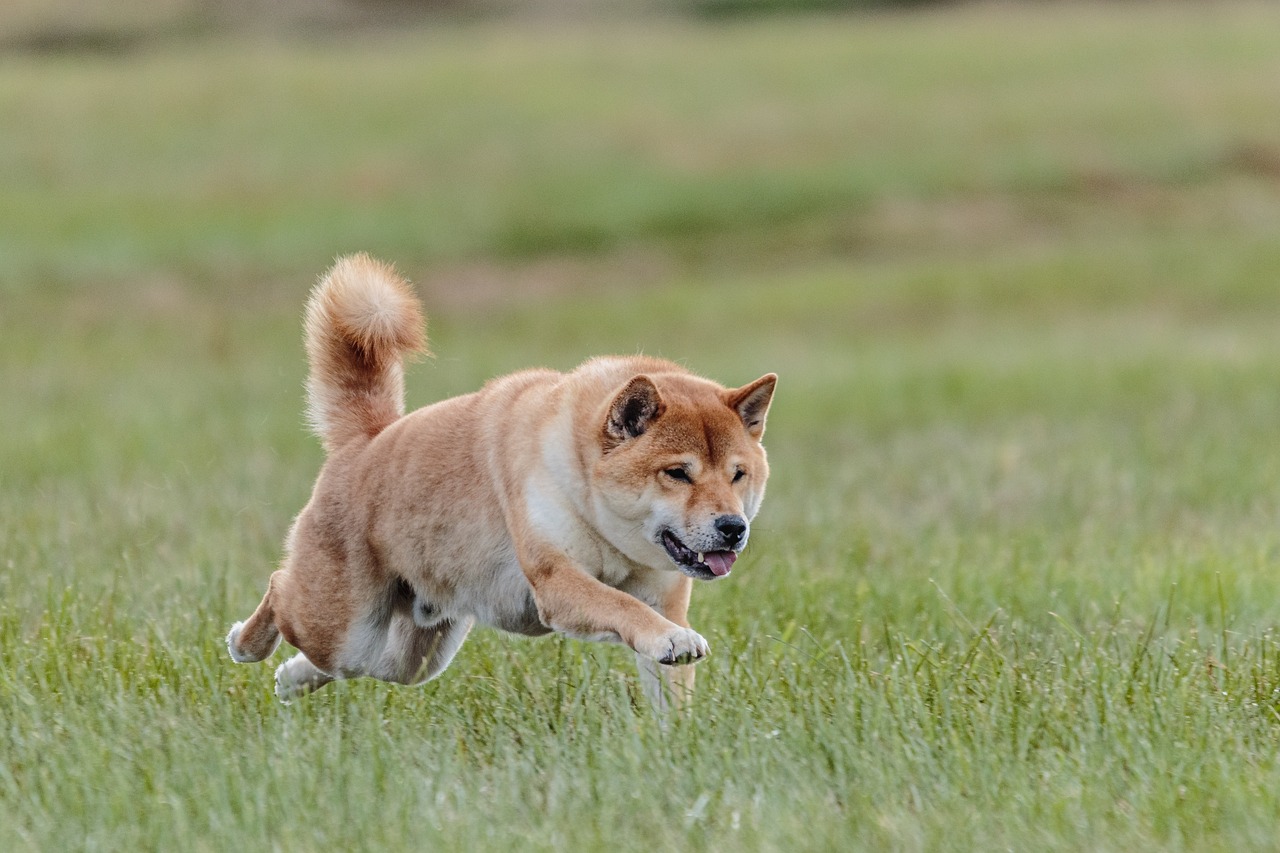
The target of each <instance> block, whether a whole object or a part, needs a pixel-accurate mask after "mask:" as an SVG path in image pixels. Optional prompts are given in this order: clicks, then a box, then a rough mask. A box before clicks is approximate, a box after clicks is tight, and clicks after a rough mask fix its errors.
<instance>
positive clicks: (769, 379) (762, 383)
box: [725, 373, 778, 441]
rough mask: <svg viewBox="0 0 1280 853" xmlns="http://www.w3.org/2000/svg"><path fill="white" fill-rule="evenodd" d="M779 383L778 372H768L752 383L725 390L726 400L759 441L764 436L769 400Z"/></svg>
mask: <svg viewBox="0 0 1280 853" xmlns="http://www.w3.org/2000/svg"><path fill="white" fill-rule="evenodd" d="M777 384H778V375H777V374H776V373H766V374H765V375H764V376H761V377H760V378H759V379H757V380H756V381H755V382H752V383H751V384H750V385H744V386H742V387H741V388H735V389H732V390H730V391H726V392H725V402H726V403H728V404H729V408H731V409H733V410H734V411H735V412H737V413H738V417H740V418H742V423H743V425H744V426H745V427H746V428H747V434H748V435H750V436H751V437H752V438H754V439H756V440H757V441H759V440H760V439H761V438H762V437H764V418H765V415H767V414H769V402H770V401H771V400H773V389H774V387H775V386H776V385H777Z"/></svg>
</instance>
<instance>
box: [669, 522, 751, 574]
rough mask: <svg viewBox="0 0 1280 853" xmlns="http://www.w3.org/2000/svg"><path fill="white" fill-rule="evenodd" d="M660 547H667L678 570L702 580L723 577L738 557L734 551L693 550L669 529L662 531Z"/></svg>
mask: <svg viewBox="0 0 1280 853" xmlns="http://www.w3.org/2000/svg"><path fill="white" fill-rule="evenodd" d="M662 547H664V548H666V549H667V556H669V557H671V560H672V562H674V563H675V564H676V565H677V566H679V567H680V571H682V572H684V573H685V574H686V575H689V576H690V577H694V578H699V579H702V580H710V579H711V578H722V577H724V576H725V575H727V574H729V570H730V569H731V568H733V561H734V560H736V559H738V555H737V553H736V552H734V551H706V552H700V551H694V550H693V549H691V548H690V547H689V546H687V545H685V544H684V543H683V542H681V541H680V540H679V539H677V538H676V535H675V534H674V533H672V532H671V531H670V530H664V531H662Z"/></svg>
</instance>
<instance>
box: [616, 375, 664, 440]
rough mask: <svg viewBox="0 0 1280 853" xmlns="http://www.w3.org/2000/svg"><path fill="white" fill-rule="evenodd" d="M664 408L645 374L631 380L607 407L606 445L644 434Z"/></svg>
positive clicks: (656, 389) (651, 381)
mask: <svg viewBox="0 0 1280 853" xmlns="http://www.w3.org/2000/svg"><path fill="white" fill-rule="evenodd" d="M666 408H667V404H666V403H664V402H662V395H661V394H659V393H658V386H657V385H654V384H653V380H652V379H650V378H649V377H648V376H645V375H644V374H641V375H639V376H635V377H632V379H631V381H630V382H628V383H627V384H626V385H625V386H623V388H622V390H621V391H619V392H618V393H617V395H615V396H614V398H613V402H612V403H610V404H609V414H608V415H607V416H606V417H605V419H604V439H605V443H606V445H608V446H613V445H616V444H621V443H622V442H624V441H626V440H628V439H631V438H637V437H639V436H642V435H644V433H645V430H647V429H648V428H649V425H650V424H651V423H653V422H654V421H656V420H657V419H658V418H659V417H661V415H662V413H663V412H664V411H665V410H666Z"/></svg>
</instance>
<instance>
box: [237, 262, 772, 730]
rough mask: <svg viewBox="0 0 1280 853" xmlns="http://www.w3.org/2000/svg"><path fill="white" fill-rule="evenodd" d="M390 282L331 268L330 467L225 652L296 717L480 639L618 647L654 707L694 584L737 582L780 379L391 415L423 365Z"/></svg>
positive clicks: (494, 398) (436, 665)
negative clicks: (268, 665)
mask: <svg viewBox="0 0 1280 853" xmlns="http://www.w3.org/2000/svg"><path fill="white" fill-rule="evenodd" d="M424 326H425V320H424V317H423V314H422V311H421V308H420V305H419V303H418V301H417V299H416V297H415V296H414V295H413V293H412V291H411V290H410V289H409V286H408V284H407V283H406V282H405V281H403V280H402V279H401V278H400V277H399V276H398V275H397V274H396V273H395V271H394V270H393V269H392V268H391V267H389V266H386V265H384V264H382V263H380V262H378V261H375V260H373V259H371V258H369V257H368V256H366V255H354V256H349V257H345V258H341V259H339V260H338V261H337V263H336V264H335V265H334V267H333V268H332V269H331V270H330V271H329V272H328V273H327V274H326V275H325V276H324V277H323V278H322V279H321V281H320V283H319V284H318V285H317V286H316V288H315V290H314V291H313V292H312V294H311V298H310V301H309V302H308V305H307V311H306V321H305V331H306V334H305V337H306V349H307V356H308V361H309V366H310V373H309V376H308V380H307V402H308V414H309V417H310V420H311V423H312V425H313V426H314V428H315V430H316V432H317V433H318V434H319V436H320V439H321V441H322V443H323V445H324V448H325V451H326V454H327V459H326V461H325V463H324V466H323V468H322V469H321V471H320V475H319V478H318V479H317V481H316V484H315V489H314V491H313V492H312V495H311V499H310V501H309V502H308V503H307V505H306V507H305V508H303V510H302V512H301V513H300V514H299V515H298V516H297V518H296V519H295V521H294V523H293V526H292V528H291V529H290V531H289V534H288V537H287V539H286V541H285V555H284V558H283V560H282V563H281V567H280V569H279V570H278V571H276V572H275V573H273V574H272V575H271V578H270V582H269V583H268V586H267V592H266V595H265V596H263V599H262V603H261V604H260V605H258V608H257V610H255V611H254V613H253V615H252V616H250V617H249V618H248V619H247V620H245V621H244V622H237V623H236V624H235V625H233V626H232V628H231V631H230V633H229V634H228V635H227V638H226V641H227V648H228V650H229V651H230V653H231V657H232V658H233V659H234V660H236V661H239V662H250V661H260V660H263V659H265V658H266V657H268V656H269V655H271V654H272V653H273V652H274V651H275V650H276V648H277V647H278V646H279V644H280V639H281V637H282V636H283V638H284V639H286V640H288V641H289V643H290V644H292V645H293V646H295V647H296V648H298V649H299V650H300V653H299V654H297V655H295V656H294V657H292V658H290V659H289V660H288V661H287V662H285V663H284V664H281V665H280V667H279V668H278V669H277V670H276V694H277V695H278V696H279V697H280V699H281V700H283V701H288V700H290V699H291V698H293V697H294V696H297V695H299V694H301V693H305V692H308V691H310V690H314V689H316V688H318V687H321V686H323V685H325V684H327V683H328V682H330V681H332V680H334V679H337V678H354V677H358V676H371V677H373V678H379V679H383V680H386V681H393V682H400V683H405V684H412V683H418V682H422V681H426V680H427V679H430V678H433V677H434V676H436V675H438V674H439V673H440V672H441V671H443V670H444V668H445V667H447V666H448V665H449V662H450V661H451V660H452V658H453V656H454V654H455V653H456V652H457V651H458V648H459V647H460V646H461V645H462V642H463V641H464V640H465V639H466V637H467V634H468V632H469V631H470V630H471V628H472V626H473V624H475V623H476V622H479V623H480V624H482V625H489V626H492V627H495V628H500V629H502V630H504V631H510V632H514V633H517V634H526V635H535V636H536V635H540V634H546V633H549V632H552V631H556V632H559V633H561V634H564V635H567V636H570V637H576V638H580V639H584V640H597V641H602V640H603V641H615V642H622V643H626V644H627V645H628V646H630V647H631V648H632V649H633V650H634V651H635V653H636V657H637V660H638V662H639V665H640V672H641V679H642V682H643V686H644V689H645V692H646V693H647V694H648V695H649V697H650V698H651V699H652V700H653V701H654V702H655V704H657V705H658V706H659V707H660V708H665V707H667V706H668V704H669V703H671V702H673V701H674V702H679V701H680V700H681V699H682V698H683V697H684V696H685V695H686V694H687V693H688V691H689V690H690V689H691V688H692V685H693V667H692V666H691V664H692V663H693V662H695V661H697V660H699V659H701V658H702V657H703V656H705V655H706V654H707V652H708V647H707V641H706V640H704V639H703V638H702V636H701V635H700V634H698V633H697V632H696V631H694V630H693V629H692V628H691V627H690V626H689V623H688V620H687V619H686V614H687V611H688V606H689V595H690V591H691V588H692V586H693V581H694V580H707V581H710V580H715V579H717V578H722V577H725V576H727V575H728V574H729V573H730V570H731V569H732V567H733V564H734V560H735V559H736V558H737V557H738V554H739V553H741V551H742V549H743V548H744V547H746V544H747V540H748V537H749V535H750V524H751V521H752V520H753V519H754V518H755V516H756V513H757V511H758V510H759V509H760V502H761V500H762V498H763V497H764V491H765V481H766V480H767V479H768V476H769V466H768V463H767V461H766V458H765V451H764V447H763V446H762V444H761V438H762V436H763V435H764V430H765V415H766V414H767V412H768V409H769V403H770V401H771V399H772V397H773V391H774V386H775V384H776V381H777V377H776V376H775V375H774V374H768V375H766V376H763V377H761V378H760V379H757V380H756V381H754V382H752V383H750V384H748V385H745V386H743V387H741V388H732V389H728V388H724V387H722V386H720V385H718V384H716V383H714V382H711V381H709V380H707V379H703V378H700V377H698V376H695V375H693V374H692V373H690V372H689V371H687V370H685V369H684V368H682V367H680V366H678V365H676V364H673V363H671V362H668V361H663V360H660V359H655V358H648V357H644V356H627V357H606V358H596V359H592V360H590V361H587V362H586V363H584V364H583V365H581V366H580V367H578V368H577V369H576V370H573V371H572V372H569V373H560V372H556V371H552V370H528V371H523V372H519V373H514V374H511V375H509V376H505V377H501V378H498V379H494V380H492V381H490V382H489V383H488V384H487V385H485V386H484V387H483V388H482V389H481V390H479V391H476V392H475V393H472V394H467V395H464V396H461V397H455V398H452V399H448V400H443V401H441V402H438V403H435V404H433V405H429V406H426V407H424V408H422V409H419V410H417V411H415V412H412V413H410V414H408V415H406V414H404V401H403V393H404V369H403V365H404V361H405V359H406V358H407V357H409V356H412V355H415V354H418V353H421V352H423V351H425V348H426V337H425V331H424Z"/></svg>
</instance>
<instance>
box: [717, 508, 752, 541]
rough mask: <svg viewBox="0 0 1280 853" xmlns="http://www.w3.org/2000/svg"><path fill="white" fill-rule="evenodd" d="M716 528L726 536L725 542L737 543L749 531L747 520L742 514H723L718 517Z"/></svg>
mask: <svg viewBox="0 0 1280 853" xmlns="http://www.w3.org/2000/svg"><path fill="white" fill-rule="evenodd" d="M716 530H718V531H720V535H721V536H723V537H724V541H725V544H727V545H737V544H738V542H739V540H741V539H742V534H744V533H746V532H747V522H746V520H745V519H744V518H743V517H742V516H740V515H722V516H720V517H719V518H717V519H716Z"/></svg>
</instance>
